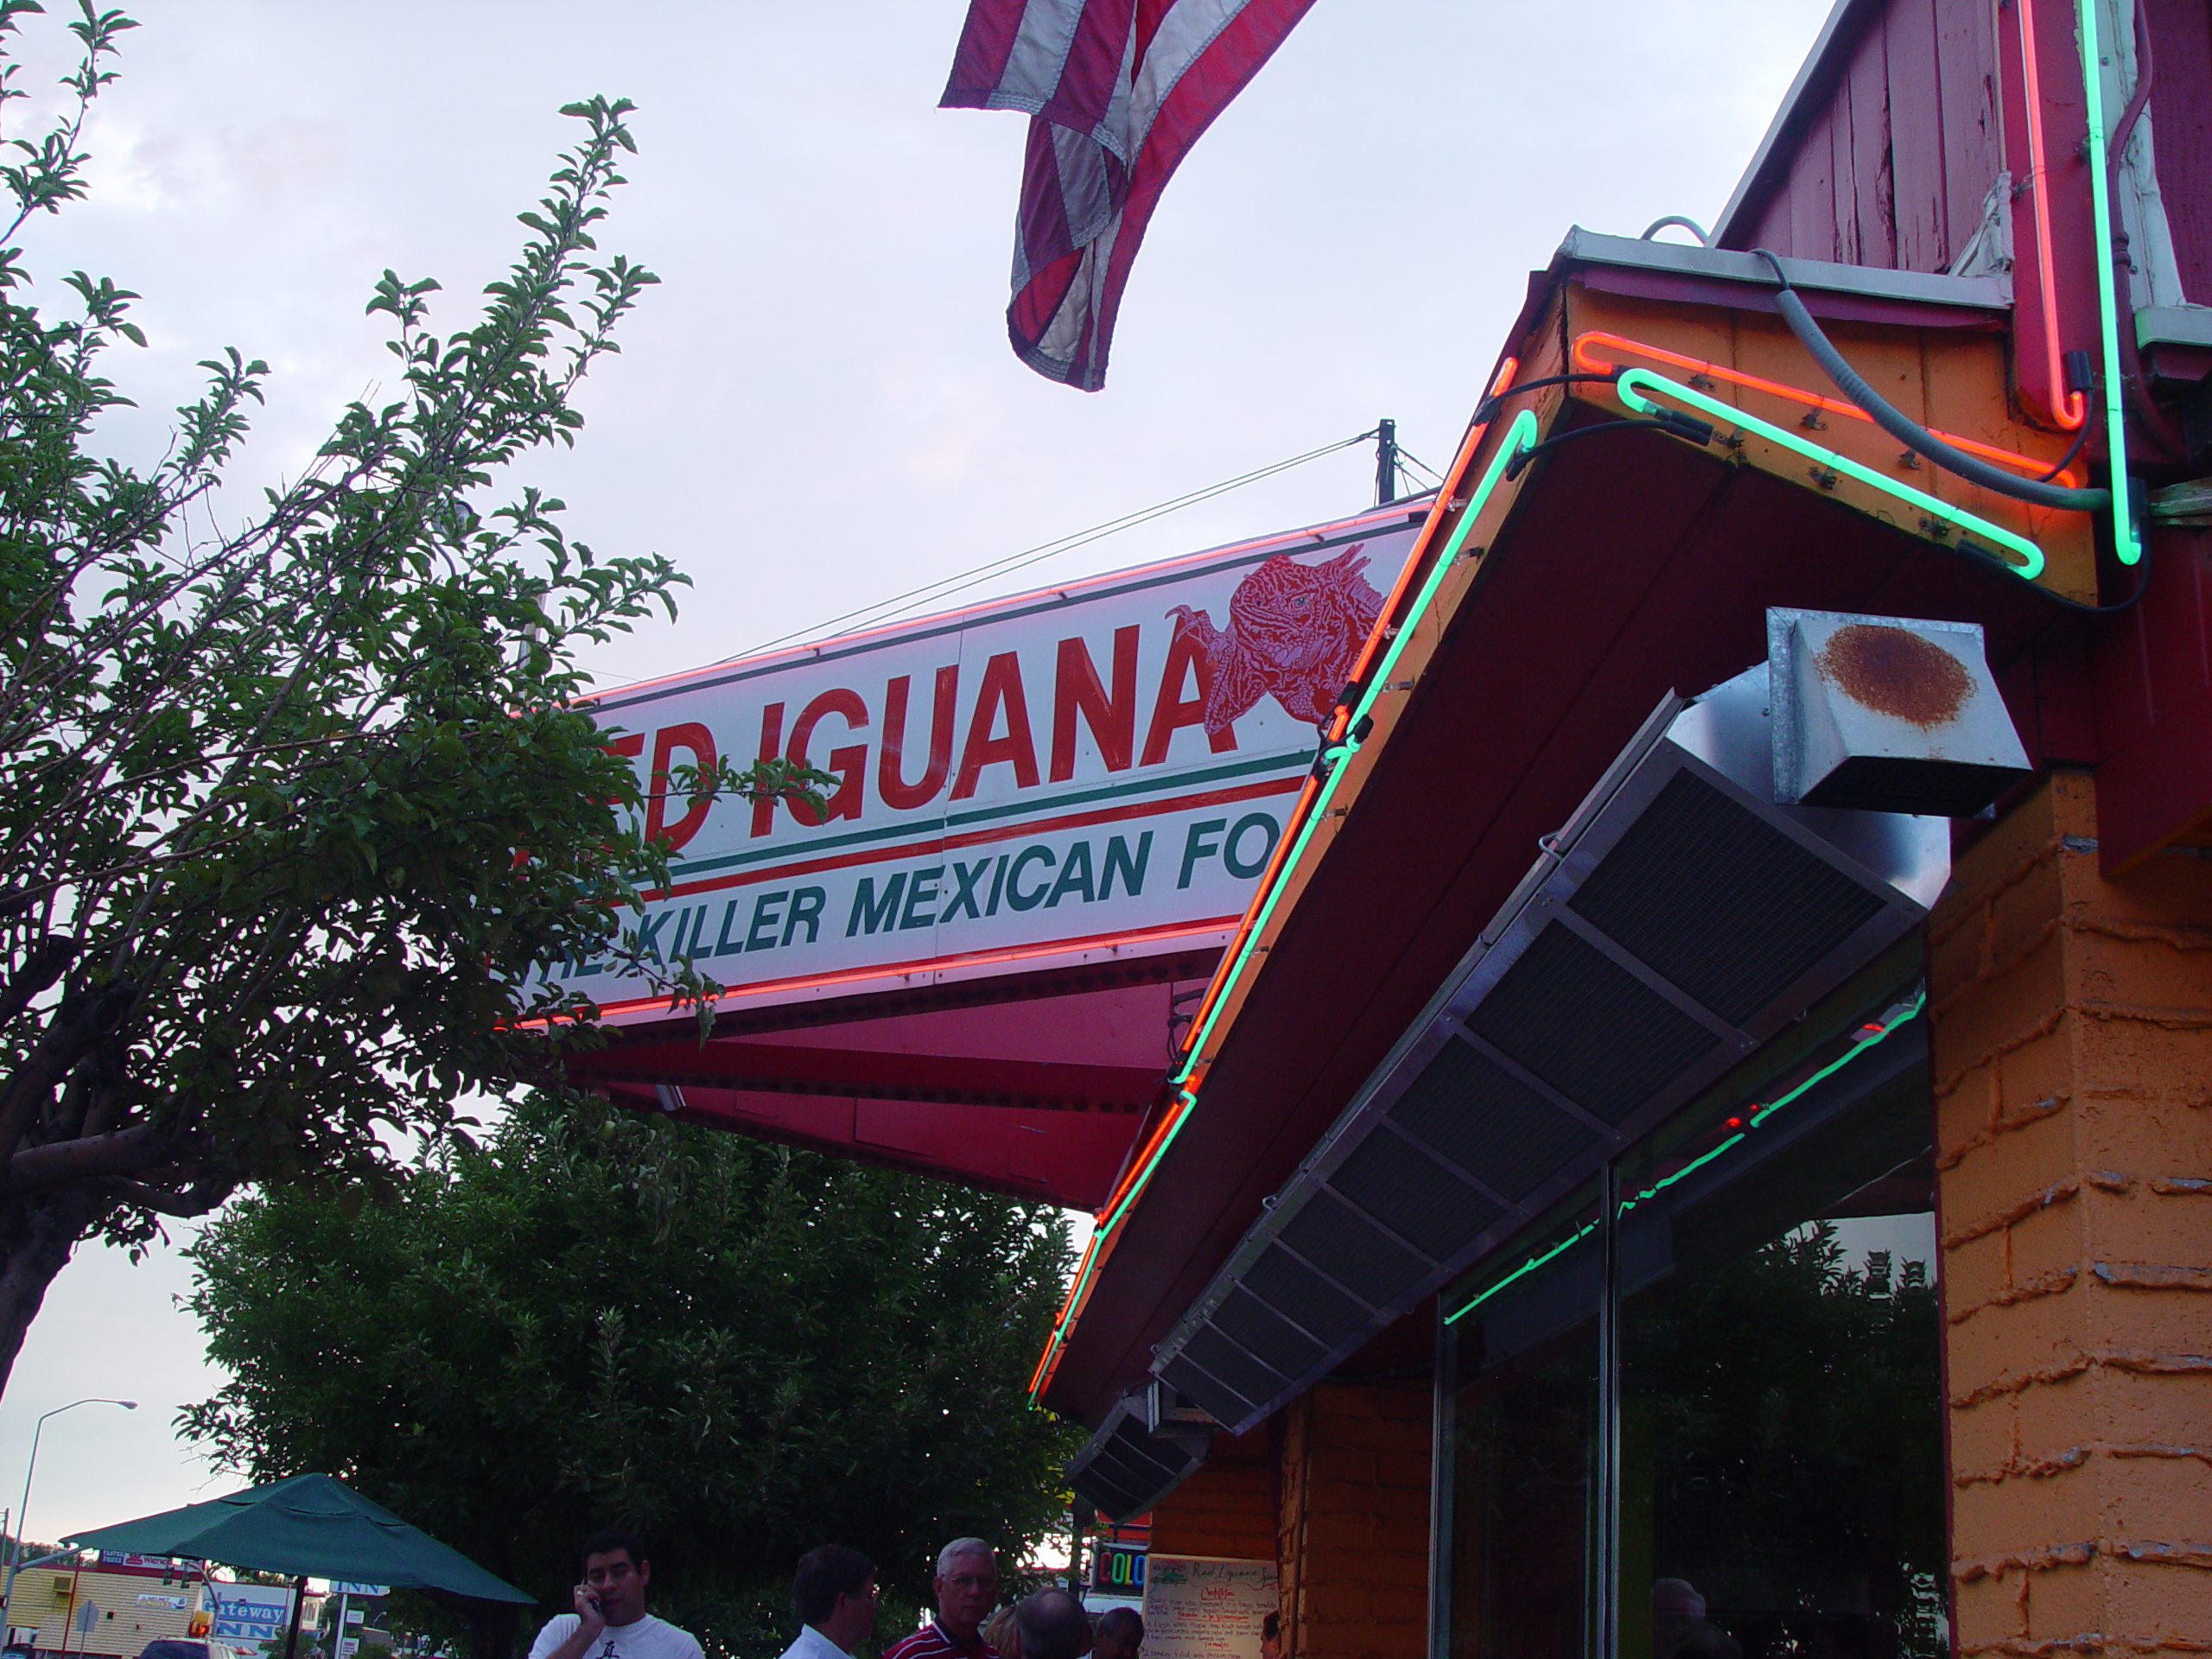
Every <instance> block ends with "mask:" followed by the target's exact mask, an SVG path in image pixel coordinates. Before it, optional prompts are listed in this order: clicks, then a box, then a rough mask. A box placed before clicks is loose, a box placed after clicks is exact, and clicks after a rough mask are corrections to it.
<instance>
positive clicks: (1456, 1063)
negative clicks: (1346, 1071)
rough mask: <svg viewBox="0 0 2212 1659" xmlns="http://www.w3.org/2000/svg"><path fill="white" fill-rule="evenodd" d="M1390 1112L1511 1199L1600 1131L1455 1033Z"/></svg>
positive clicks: (1406, 1128) (1407, 1129)
mask: <svg viewBox="0 0 2212 1659" xmlns="http://www.w3.org/2000/svg"><path fill="white" fill-rule="evenodd" d="M1386 1117H1387V1121H1388V1122H1390V1123H1392V1124H1394V1125H1395V1126H1396V1127H1397V1128H1398V1129H1399V1130H1400V1132H1401V1133H1403V1134H1407V1135H1413V1136H1414V1137H1415V1138H1416V1139H1418V1140H1420V1141H1422V1142H1423V1143H1424V1144H1426V1145H1427V1146H1428V1147H1430V1148H1431V1149H1432V1150H1433V1151H1435V1152H1437V1153H1439V1154H1441V1155H1442V1156H1444V1157H1445V1158H1447V1159H1449V1160H1451V1161H1452V1163H1453V1164H1454V1165H1455V1166H1458V1167H1459V1168H1460V1169H1462V1170H1464V1171H1465V1172H1466V1173H1468V1174H1469V1175H1471V1176H1472V1177H1474V1179H1477V1180H1478V1181H1480V1182H1481V1183H1482V1184H1483V1185H1484V1186H1486V1187H1488V1188H1489V1189H1490V1190H1491V1192H1495V1193H1497V1195H1498V1196H1499V1197H1500V1198H1503V1199H1505V1200H1506V1202H1508V1203H1509V1204H1518V1203H1519V1202H1520V1201H1521V1200H1522V1199H1523V1198H1527V1197H1528V1196H1529V1193H1531V1192H1534V1191H1535V1189H1536V1187H1537V1186H1538V1185H1540V1184H1541V1183H1542V1181H1543V1180H1544V1179H1545V1178H1546V1177H1548V1176H1549V1175H1551V1174H1553V1173H1555V1172H1556V1171H1557V1170H1558V1169H1559V1166H1560V1165H1561V1164H1564V1163H1565V1162H1566V1161H1567V1160H1568V1159H1570V1158H1572V1157H1573V1156H1574V1154H1576V1153H1578V1152H1581V1151H1583V1150H1585V1149H1586V1148H1587V1147H1589V1146H1590V1145H1591V1143H1592V1142H1593V1141H1596V1140H1597V1138H1598V1132H1597V1131H1596V1130H1595V1129H1593V1128H1591V1127H1589V1126H1588V1125H1586V1124H1585V1123H1583V1122H1581V1121H1580V1119H1578V1118H1575V1117H1573V1116H1569V1115H1568V1114H1567V1113H1566V1112H1564V1111H1562V1110H1561V1109H1560V1108H1559V1107H1558V1106H1557V1105H1556V1104H1554V1103H1553V1102H1552V1101H1551V1100H1550V1099H1548V1098H1547V1097H1546V1096H1543V1095H1541V1094H1540V1093H1538V1092H1537V1091H1536V1090H1534V1089H1532V1088H1530V1087H1529V1086H1528V1085H1527V1084H1523V1083H1522V1082H1521V1081H1519V1080H1518V1079H1517V1078H1516V1077H1514V1076H1513V1075H1512V1074H1511V1073H1510V1072H1509V1071H1506V1070H1505V1069H1504V1068H1503V1066H1501V1065H1498V1064H1497V1062H1496V1061H1495V1060H1492V1059H1491V1058H1489V1057H1488V1056H1486V1055H1484V1053H1483V1052H1481V1051H1480V1050H1478V1049H1477V1048H1475V1047H1474V1046H1472V1045H1471V1044H1469V1043H1466V1042H1465V1041H1462V1040H1460V1039H1457V1038H1455V1039H1452V1041H1450V1042H1447V1043H1446V1044H1445V1045H1444V1046H1443V1048H1442V1049H1440V1051H1439V1052H1438V1053H1437V1056H1436V1058H1434V1059H1433V1060H1432V1061H1430V1062H1429V1064H1428V1067H1427V1070H1426V1071H1423V1072H1421V1075H1420V1076H1419V1077H1415V1078H1414V1081H1413V1083H1412V1084H1411V1086H1410V1087H1408V1089H1407V1090H1406V1092H1405V1094H1404V1096H1402V1098H1401V1099H1400V1100H1399V1102H1398V1103H1397V1104H1396V1105H1395V1106H1394V1107H1392V1108H1391V1109H1390V1110H1389V1113H1388V1114H1386ZM1247 1276H1248V1278H1249V1277H1253V1276H1255V1275H1247Z"/></svg>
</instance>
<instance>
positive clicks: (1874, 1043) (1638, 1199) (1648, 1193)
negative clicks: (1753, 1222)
mask: <svg viewBox="0 0 2212 1659" xmlns="http://www.w3.org/2000/svg"><path fill="white" fill-rule="evenodd" d="M1927 1006H1928V988H1927V987H1925V986H1923V987H1922V988H1920V990H1919V991H1918V992H1916V994H1915V995H1914V996H1913V999H1912V1003H1911V1006H1910V1007H1907V1008H1906V1009H1905V1010H1904V1013H1902V1014H1898V1015H1897V1018H1896V1019H1894V1020H1891V1021H1890V1023H1889V1024H1888V1025H1886V1026H1885V1027H1882V1029H1881V1030H1879V1031H1878V1032H1876V1033H1874V1034H1873V1035H1872V1036H1871V1037H1865V1038H1861V1039H1859V1041H1857V1042H1855V1043H1853V1045H1852V1046H1850V1047H1849V1048H1847V1049H1846V1050H1845V1051H1844V1052H1842V1053H1840V1054H1839V1055H1837V1056H1836V1058H1834V1059H1833V1060H1830V1061H1829V1062H1828V1063H1827V1065H1824V1066H1822V1067H1821V1069H1820V1070H1819V1071H1815V1072H1814V1073H1813V1074H1812V1076H1810V1077H1807V1078H1806V1079H1805V1080H1804V1081H1803V1082H1802V1083H1801V1084H1798V1085H1797V1086H1796V1088H1795V1089H1792V1090H1789V1093H1787V1094H1784V1095H1780V1096H1777V1097H1776V1098H1774V1099H1773V1100H1770V1101H1769V1102H1768V1103H1766V1104H1765V1105H1764V1106H1762V1107H1759V1108H1758V1109H1757V1110H1756V1111H1754V1112H1752V1113H1751V1116H1750V1118H1749V1119H1748V1120H1747V1122H1748V1125H1749V1127H1750V1128H1753V1129H1756V1128H1758V1126H1759V1125H1760V1124H1762V1123H1764V1122H1766V1120H1767V1119H1768V1118H1769V1117H1770V1116H1772V1115H1773V1114H1774V1113H1776V1112H1778V1111H1780V1110H1781V1109H1783V1107H1784V1106H1787V1105H1788V1104H1789V1103H1790V1102H1791V1101H1793V1100H1796V1098H1797V1097H1798V1096H1801V1095H1802V1094H1803V1093H1804V1092H1805V1091H1806V1090H1808V1089H1810V1088H1812V1087H1813V1086H1814V1085H1815V1084H1819V1083H1821V1082H1823V1081H1825V1080H1826V1079H1827V1078H1829V1077H1834V1075H1835V1074H1836V1073H1837V1072H1839V1071H1842V1070H1843V1068H1844V1067H1845V1066H1847V1065H1850V1064H1851V1063H1852V1062H1853V1060H1855V1059H1857V1058H1859V1056H1860V1055H1861V1054H1864V1053H1866V1052H1868V1051H1870V1050H1872V1049H1873V1048H1875V1047H1878V1046H1879V1045H1881V1044H1882V1043H1884V1042H1885V1041H1887V1040H1888V1039H1889V1038H1890V1037H1891V1035H1892V1034H1893V1033H1895V1032H1896V1030H1897V1027H1899V1026H1902V1025H1903V1024H1904V1022H1905V1021H1906V1020H1913V1019H1917V1018H1918V1017H1919V1015H1920V1013H1921V1011H1922V1010H1923V1008H1925V1007H1927ZM1744 1141H1745V1132H1743V1131H1738V1133H1736V1134H1734V1135H1730V1136H1729V1137H1728V1138H1727V1139H1726V1140H1725V1141H1722V1142H1721V1143H1720V1144H1719V1146H1717V1147H1713V1149H1712V1150H1711V1151H1709V1152H1707V1153H1705V1154H1702V1155H1700V1157H1697V1158H1694V1159H1693V1160H1691V1161H1690V1162H1688V1163H1687V1164H1685V1165H1683V1166H1681V1168H1680V1169H1678V1170H1676V1171H1675V1172H1674V1173H1672V1174H1671V1175H1667V1176H1664V1177H1662V1178H1661V1179H1658V1180H1656V1181H1654V1182H1652V1184H1651V1185H1649V1186H1647V1187H1645V1188H1644V1189H1643V1191H1642V1192H1638V1193H1637V1195H1636V1196H1635V1197H1634V1198H1623V1199H1622V1200H1621V1204H1620V1213H1621V1214H1622V1215H1626V1214H1628V1212H1629V1211H1631V1210H1633V1209H1635V1208H1636V1206H1637V1205H1639V1204H1643V1203H1644V1202H1646V1201H1647V1200H1649V1199H1651V1198H1657V1197H1658V1196H1659V1195H1660V1194H1661V1193H1662V1192H1665V1191H1666V1190H1667V1189H1668V1188H1669V1187H1670V1186H1672V1185H1675V1182H1677V1181H1680V1180H1683V1179H1688V1177H1689V1176H1692V1175H1694V1174H1695V1173H1697V1172H1698V1171H1699V1170H1700V1169H1703V1168H1704V1167H1705V1166H1707V1164H1709V1163H1711V1162H1712V1161H1713V1160H1714V1159H1716V1158H1718V1157H1719V1156H1721V1155H1722V1154H1724V1153H1726V1152H1727V1151H1729V1150H1730V1149H1731V1148H1732V1147H1738V1146H1740V1145H1742V1144H1743V1142H1744ZM1597 1227H1598V1224H1597V1223H1596V1222H1594V1221H1593V1222H1590V1223H1587V1224H1585V1225H1584V1226H1582V1227H1580V1228H1579V1229H1577V1230H1575V1231H1574V1232H1573V1233H1571V1234H1569V1235H1568V1236H1567V1237H1565V1238H1563V1239H1561V1240H1560V1242H1559V1243H1556V1244H1554V1245H1553V1246H1552V1247H1551V1249H1548V1250H1546V1251H1544V1252H1542V1253H1541V1255H1532V1256H1530V1257H1529V1259H1528V1260H1527V1261H1526V1262H1522V1264H1521V1265H1520V1266H1519V1267H1517V1268H1514V1270H1513V1271H1512V1272H1510V1273H1509V1274H1506V1275H1505V1277H1504V1278H1503V1279H1501V1280H1499V1281H1497V1283H1496V1284H1494V1285H1492V1286H1491V1287H1489V1288H1488V1289H1487V1290H1485V1291H1484V1292H1483V1293H1482V1294H1480V1295H1479V1296H1477V1297H1476V1298H1475V1299H1474V1300H1472V1301H1471V1302H1469V1303H1467V1304H1466V1306H1464V1307H1462V1308H1461V1309H1460V1310H1459V1312H1458V1313H1447V1314H1446V1315H1445V1316H1444V1323H1445V1324H1446V1325H1456V1324H1458V1323H1459V1321H1460V1320H1461V1319H1465V1318H1466V1316H1467V1315H1468V1314H1470V1313H1473V1312H1474V1311H1475V1310H1476V1309H1477V1308H1478V1307H1480V1306H1482V1305H1483V1304H1484V1302H1486V1301H1488V1300H1490V1299H1491V1297H1493V1296H1495V1295H1497V1294H1498V1292H1500V1291H1501V1290H1503V1289H1504V1288H1505V1287H1507V1286H1508V1285H1510V1284H1512V1283H1514V1282H1515V1281H1516V1280H1521V1279H1525V1278H1526V1277H1528V1275H1529V1274H1532V1273H1534V1272H1535V1270H1536V1269H1537V1268H1541V1267H1542V1266H1543V1265H1544V1264H1545V1263H1546V1262H1549V1261H1552V1260H1554V1258H1555V1257H1557V1256H1558V1255H1560V1253H1561V1252H1562V1251H1565V1250H1569V1249H1573V1247H1574V1246H1575V1245H1576V1244H1578V1243H1580V1242H1581V1241H1582V1240H1584V1239H1586V1238H1587V1237H1588V1236H1590V1235H1591V1234H1592V1232H1594V1231H1596V1230H1597Z"/></svg>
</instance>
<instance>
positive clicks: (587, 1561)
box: [580, 1527, 653, 1624]
mask: <svg viewBox="0 0 2212 1659" xmlns="http://www.w3.org/2000/svg"><path fill="white" fill-rule="evenodd" d="M580 1553H581V1554H582V1556H583V1558H584V1583H585V1584H586V1585H588V1586H589V1587H590V1589H591V1592H592V1594H594V1596H597V1597H598V1598H599V1611H600V1615H601V1618H605V1619H606V1620H607V1623H608V1624H636V1623H637V1622H638V1621H639V1619H641V1618H644V1617H645V1586H646V1585H648V1584H650V1583H651V1582H652V1576H653V1570H652V1563H651V1562H649V1561H647V1560H645V1544H644V1543H643V1542H642V1541H640V1540H639V1537H638V1535H637V1534H636V1533H634V1532H630V1531H626V1530H625V1529H623V1528H620V1527H602V1528H601V1529H599V1530H598V1531H597V1532H594V1534H592V1535H591V1536H590V1537H588V1538H587V1539H585V1540H584V1547H583V1549H582V1551H581V1552H580Z"/></svg>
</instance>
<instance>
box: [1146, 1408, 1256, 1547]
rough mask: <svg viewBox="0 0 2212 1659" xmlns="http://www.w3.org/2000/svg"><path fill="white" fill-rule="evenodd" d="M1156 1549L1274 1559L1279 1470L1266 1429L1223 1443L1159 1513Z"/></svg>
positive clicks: (1155, 1527)
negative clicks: (1276, 1479)
mask: <svg viewBox="0 0 2212 1659" xmlns="http://www.w3.org/2000/svg"><path fill="white" fill-rule="evenodd" d="M1151 1548H1153V1549H1154V1550H1155V1551H1157V1552H1158V1553H1159V1554H1162V1555H1226V1556H1228V1557H1230V1559H1232V1560H1247V1561H1267V1560H1274V1554H1275V1465H1274V1448H1273V1446H1271V1445H1270V1444H1269V1442H1268V1435H1267V1431H1266V1430H1265V1429H1264V1428H1262V1429H1261V1430H1259V1431H1257V1432H1255V1433H1251V1434H1247V1435H1245V1436H1243V1438H1241V1439H1238V1440H1222V1441H1220V1442H1218V1443H1217V1445H1216V1446H1215V1448H1214V1452H1213V1455H1212V1456H1211V1457H1210V1458H1208V1459H1206V1460H1205V1462H1204V1463H1203V1464H1201V1465H1198V1468H1197V1469H1196V1470H1194V1471H1192V1474H1191V1478H1189V1479H1188V1480H1186V1481H1185V1482H1184V1483H1183V1484H1181V1485H1180V1486H1178V1487H1177V1488H1176V1489H1175V1490H1174V1491H1172V1492H1170V1493H1169V1494H1168V1495H1167V1496H1166V1497H1164V1498H1162V1499H1161V1500H1160V1503H1157V1504H1155V1505H1154V1507H1153V1511H1152V1543H1151Z"/></svg>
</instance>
